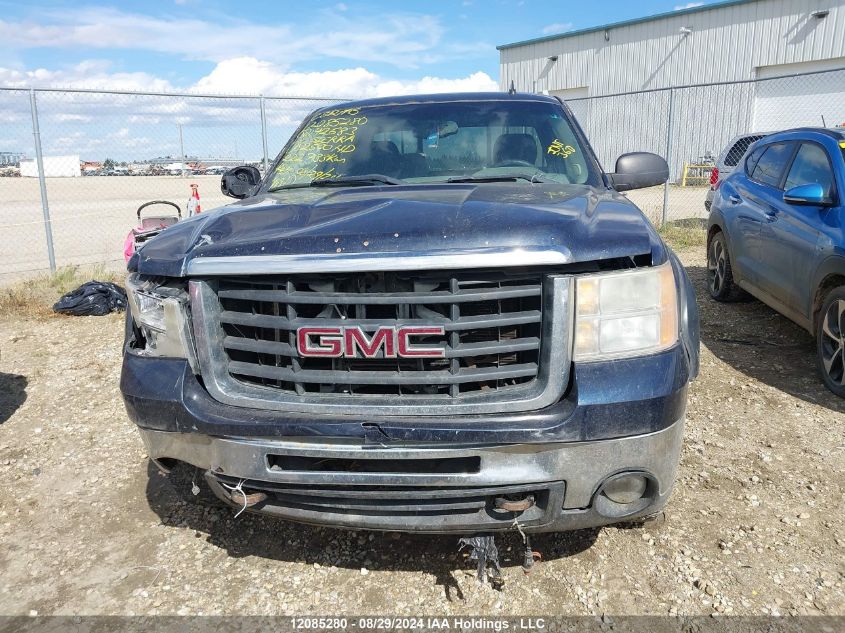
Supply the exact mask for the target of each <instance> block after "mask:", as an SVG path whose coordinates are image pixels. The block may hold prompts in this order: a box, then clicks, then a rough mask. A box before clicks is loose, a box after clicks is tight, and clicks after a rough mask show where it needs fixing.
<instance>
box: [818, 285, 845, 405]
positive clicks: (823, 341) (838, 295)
mask: <svg viewBox="0 0 845 633" xmlns="http://www.w3.org/2000/svg"><path fill="white" fill-rule="evenodd" d="M816 341H817V343H816V344H817V346H818V359H819V371H820V372H821V374H822V380H824V384H825V385H827V388H828V389H830V390H831V391H832V392H833V393H835V394H836V395H837V396H839V397H840V398H845V286H840V287H839V288H836V289H834V290H833V291H832V292H831V293H829V294H828V295H827V297H826V298H825V301H824V305H823V306H822V311H821V314H820V317H819V323H818V325H817V326H816Z"/></svg>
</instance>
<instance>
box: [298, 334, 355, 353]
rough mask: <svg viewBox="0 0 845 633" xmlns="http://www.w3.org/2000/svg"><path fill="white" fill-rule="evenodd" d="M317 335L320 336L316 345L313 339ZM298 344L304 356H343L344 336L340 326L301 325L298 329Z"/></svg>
mask: <svg viewBox="0 0 845 633" xmlns="http://www.w3.org/2000/svg"><path fill="white" fill-rule="evenodd" d="M315 335H317V336H318V338H317V344H316V345H314V344H313V343H312V341H311V337H312V336H315ZM296 346H297V347H298V348H299V353H300V355H302V356H322V357H326V358H340V357H341V356H343V338H342V337H341V330H340V328H339V327H301V328H299V329H298V330H297V331H296Z"/></svg>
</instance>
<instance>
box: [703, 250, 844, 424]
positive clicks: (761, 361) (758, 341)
mask: <svg viewBox="0 0 845 633" xmlns="http://www.w3.org/2000/svg"><path fill="white" fill-rule="evenodd" d="M687 272H688V273H689V275H690V278H691V279H692V282H693V285H694V286H695V290H696V295H697V298H698V307H699V310H700V311H701V342H702V344H703V345H706V346H707V349H709V350H710V351H711V352H712V353H713V354H714V355H715V356H716V357H718V358H719V359H720V360H722V361H724V362H725V363H727V364H728V365H730V366H731V367H733V368H734V369H736V370H737V371H740V372H742V373H743V374H746V375H747V376H749V377H751V378H753V379H755V380H758V381H760V382H762V383H764V384H766V385H769V386H771V387H774V388H776V389H778V390H780V391H783V392H784V393H788V394H790V395H792V396H795V397H796V398H800V399H802V400H806V401H807V402H812V403H813V404H816V405H820V406H823V407H826V408H828V409H830V410H832V411H837V412H842V413H845V401H843V400H842V399H841V398H838V397H837V396H835V395H833V394H832V393H831V392H830V391H828V390H827V388H825V386H824V383H823V382H822V379H821V377H820V376H819V373H818V369H817V368H816V343H815V340H814V339H813V337H812V336H811V335H810V333H809V332H807V331H806V330H804V329H803V328H801V327H799V326H797V325H795V324H794V323H793V322H792V321H790V320H789V319H787V318H786V317H784V316H781V315H780V314H778V313H777V312H775V311H774V310H772V309H771V308H769V307H768V306H767V305H765V304H763V303H761V302H759V301H757V300H756V299H753V298H751V297H749V298H748V300H746V301H741V302H737V303H719V302H717V301H714V300H713V299H711V298H710V295H709V294H708V292H707V269H706V268H705V267H703V266H691V267H688V268H687Z"/></svg>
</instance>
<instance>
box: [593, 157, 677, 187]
mask: <svg viewBox="0 0 845 633" xmlns="http://www.w3.org/2000/svg"><path fill="white" fill-rule="evenodd" d="M608 175H609V176H610V180H611V182H612V183H613V188H614V189H616V191H628V190H630V189H642V188H643V187H654V186H656V185H662V184H663V183H664V182H666V181H667V180H668V179H669V165H667V164H666V161H665V160H663V159H662V158H661V157H660V156H658V155H657V154H652V153H650V152H631V153H630V154H622V156H620V157H619V158H617V159H616V171H615V172H614V173H612V174H608Z"/></svg>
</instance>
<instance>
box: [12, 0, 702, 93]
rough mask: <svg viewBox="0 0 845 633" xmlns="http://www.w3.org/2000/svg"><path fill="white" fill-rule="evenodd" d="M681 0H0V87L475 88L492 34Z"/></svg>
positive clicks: (492, 57)
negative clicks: (96, 0)
mask: <svg viewBox="0 0 845 633" xmlns="http://www.w3.org/2000/svg"><path fill="white" fill-rule="evenodd" d="M708 3H709V2H704V3H701V2H694V3H692V4H708ZM682 6H687V3H686V2H685V0H641V1H640V2H630V0H611V1H607V0H604V1H602V2H590V1H584V0H578V1H570V0H559V1H551V0H441V1H438V0H428V1H418V0H409V1H405V2H402V1H397V0H393V1H385V0H363V1H355V0H347V1H346V2H303V1H299V2H288V1H280V2H247V3H236V2H232V1H231V0H227V1H222V0H149V1H147V2H143V3H140V2H122V3H100V4H97V3H86V2H85V0H82V1H81V2H70V1H64V0H63V1H55V2H38V1H35V2H28V3H21V2H19V1H18V2H9V1H7V0H0V86H4V85H5V86H28V85H33V84H34V85H55V86H80V87H104V88H106V87H113V88H126V89H138V90H143V89H157V90H182V89H189V90H195V91H199V90H203V91H207V92H214V93H229V94H231V93H239V94H245V93H256V92H264V93H265V94H294V93H299V94H322V95H327V94H329V93H331V94H332V95H339V96H347V95H348V96H353V95H354V96H359V95H362V94H364V95H366V94H384V93H388V92H416V91H421V90H425V91H430V90H439V89H442V90H452V89H485V88H490V87H494V83H495V82H496V81H497V80H498V52H497V51H496V48H495V47H496V45H497V44H503V43H508V42H514V41H518V40H524V39H529V38H533V37H540V36H543V35H546V34H550V33H558V32H563V31H567V30H572V29H580V28H586V27H590V26H596V25H599V24H604V23H607V22H615V21H620V20H625V19H630V18H635V17H641V16H644V15H650V14H654V13H660V12H664V11H672V10H675V9H677V8H680V7H682ZM425 78H428V79H427V80H426V79H425Z"/></svg>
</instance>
